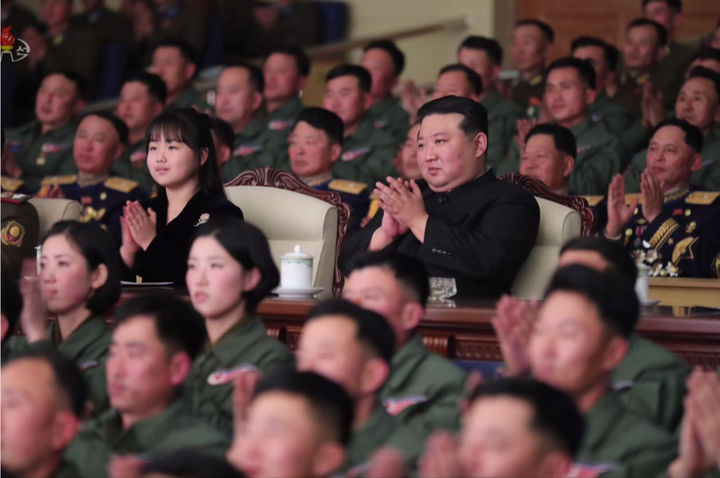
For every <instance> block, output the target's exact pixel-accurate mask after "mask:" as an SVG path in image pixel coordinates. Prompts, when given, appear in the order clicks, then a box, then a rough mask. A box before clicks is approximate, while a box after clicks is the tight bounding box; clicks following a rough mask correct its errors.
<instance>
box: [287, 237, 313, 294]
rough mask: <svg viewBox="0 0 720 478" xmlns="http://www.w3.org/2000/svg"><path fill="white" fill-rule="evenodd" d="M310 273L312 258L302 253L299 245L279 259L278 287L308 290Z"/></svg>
mask: <svg viewBox="0 0 720 478" xmlns="http://www.w3.org/2000/svg"><path fill="white" fill-rule="evenodd" d="M312 273H313V256H311V255H310V254H306V253H304V252H303V251H302V249H301V248H300V244H296V245H295V247H294V250H293V252H288V253H286V254H283V256H282V257H281V258H280V287H282V288H283V289H310V288H311V287H312V277H313V276H312Z"/></svg>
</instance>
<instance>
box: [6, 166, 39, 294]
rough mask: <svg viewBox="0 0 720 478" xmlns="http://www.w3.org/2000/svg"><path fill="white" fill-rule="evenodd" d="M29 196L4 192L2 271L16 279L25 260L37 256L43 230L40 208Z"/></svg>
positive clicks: (18, 277)
mask: <svg viewBox="0 0 720 478" xmlns="http://www.w3.org/2000/svg"><path fill="white" fill-rule="evenodd" d="M4 182H5V181H4V178H3V183H4ZM3 189H4V188H3ZM28 199H30V196H27V195H25V194H13V193H11V192H3V193H2V208H0V212H2V231H1V232H0V239H1V240H2V249H0V250H2V272H3V276H5V275H7V276H8V277H11V278H13V279H15V280H18V279H20V271H21V270H22V262H23V260H24V259H27V258H29V257H34V256H35V246H36V245H37V244H38V235H39V233H40V224H39V219H38V214H37V211H36V210H35V207H33V205H32V204H30V203H29V202H28Z"/></svg>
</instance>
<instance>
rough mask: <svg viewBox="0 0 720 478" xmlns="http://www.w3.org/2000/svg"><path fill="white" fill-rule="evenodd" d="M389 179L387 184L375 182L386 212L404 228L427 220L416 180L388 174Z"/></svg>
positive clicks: (376, 190) (382, 206)
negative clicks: (406, 179)
mask: <svg viewBox="0 0 720 478" xmlns="http://www.w3.org/2000/svg"><path fill="white" fill-rule="evenodd" d="M387 181H388V184H387V185H385V184H383V183H381V182H377V183H375V186H376V187H375V191H374V194H375V195H376V196H377V198H378V199H379V200H380V203H379V206H380V208H381V209H382V210H383V211H385V214H386V215H387V214H389V215H391V216H392V217H393V218H394V219H395V220H396V221H397V222H398V224H399V225H400V226H401V227H404V228H411V229H412V226H413V223H415V222H418V221H423V222H424V221H426V220H427V212H426V211H425V203H424V202H423V198H422V192H421V191H420V187H419V186H418V185H417V183H416V182H415V180H414V179H413V180H410V181H403V180H402V179H400V178H398V179H395V178H392V177H390V176H388V178H387ZM421 240H422V239H421Z"/></svg>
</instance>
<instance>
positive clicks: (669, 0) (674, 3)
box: [642, 0, 682, 13]
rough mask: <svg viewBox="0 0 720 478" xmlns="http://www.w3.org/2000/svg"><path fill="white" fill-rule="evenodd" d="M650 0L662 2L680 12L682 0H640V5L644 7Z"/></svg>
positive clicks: (651, 0)
mask: <svg viewBox="0 0 720 478" xmlns="http://www.w3.org/2000/svg"><path fill="white" fill-rule="evenodd" d="M652 2H663V3H665V4H666V5H667V6H668V7H670V8H672V9H673V10H675V11H676V12H677V13H681V12H682V0H642V5H643V7H645V5H647V4H648V3H652Z"/></svg>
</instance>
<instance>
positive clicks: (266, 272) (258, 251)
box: [191, 217, 280, 313]
mask: <svg viewBox="0 0 720 478" xmlns="http://www.w3.org/2000/svg"><path fill="white" fill-rule="evenodd" d="M200 237H212V238H214V239H215V240H216V241H218V242H219V243H220V246H222V248H223V249H225V251H226V252H227V253H228V254H230V256H231V257H232V258H233V259H235V260H236V261H237V262H238V263H240V265H242V267H243V269H244V270H246V271H249V270H250V269H254V268H257V269H258V270H259V271H260V281H259V282H258V284H257V285H256V286H255V287H254V288H253V289H252V290H249V291H247V292H245V293H244V294H243V296H244V299H245V308H246V310H247V311H248V312H250V313H253V312H255V309H257V306H258V304H259V303H260V301H261V300H263V299H264V298H265V297H267V296H268V295H270V292H271V291H272V290H273V289H274V288H275V287H277V286H278V284H279V283H280V274H279V272H278V270H277V266H276V265H275V262H274V261H273V258H272V253H271V252H270V245H269V244H268V240H267V238H266V237H265V234H263V233H262V231H261V230H260V229H258V228H257V227H255V226H253V225H252V224H249V223H247V222H244V221H243V220H242V219H238V218H229V217H228V218H219V219H218V220H216V221H214V222H212V223H207V224H204V225H202V226H200V227H199V228H198V229H197V230H196V231H195V233H194V235H193V237H192V240H191V244H192V243H193V242H195V240H197V239H198V238H200Z"/></svg>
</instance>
